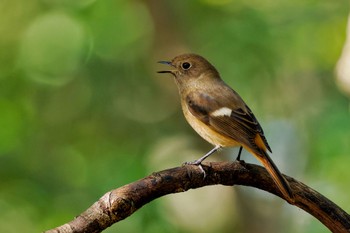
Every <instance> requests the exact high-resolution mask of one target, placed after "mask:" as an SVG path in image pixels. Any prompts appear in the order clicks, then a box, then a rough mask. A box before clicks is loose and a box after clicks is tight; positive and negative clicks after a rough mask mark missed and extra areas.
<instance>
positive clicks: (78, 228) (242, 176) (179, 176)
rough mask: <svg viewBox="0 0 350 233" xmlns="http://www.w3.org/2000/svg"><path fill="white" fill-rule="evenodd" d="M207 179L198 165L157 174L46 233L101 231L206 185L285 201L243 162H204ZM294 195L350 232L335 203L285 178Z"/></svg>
mask: <svg viewBox="0 0 350 233" xmlns="http://www.w3.org/2000/svg"><path fill="white" fill-rule="evenodd" d="M203 168H204V170H205V172H206V176H205V178H204V176H203V173H202V171H201V170H200V169H199V167H198V166H194V165H185V166H182V167H176V168H171V169H167V170H164V171H160V172H155V173H153V174H151V175H150V176H147V177H145V178H143V179H141V180H138V181H135V182H133V183H130V184H127V185H125V186H123V187H120V188H117V189H115V190H112V191H110V192H108V193H106V194H105V195H103V196H102V197H101V198H100V200H98V201H97V202H95V203H94V204H93V205H92V206H91V207H90V208H88V209H87V210H86V211H85V212H83V213H81V214H80V215H79V216H77V217H76V218H75V219H74V220H72V221H71V222H69V223H66V224H64V225H62V226H60V227H57V228H54V229H51V230H48V231H46V233H73V232H74V233H78V232H101V231H103V230H104V229H106V228H107V227H109V226H111V225H112V224H114V223H116V222H118V221H120V220H123V219H125V218H127V217H128V216H130V215H131V214H133V213H134V212H135V211H136V210H138V209H139V208H141V207H142V206H143V205H145V204H147V203H148V202H150V201H152V200H154V199H157V198H158V197H161V196H164V195H167V194H170V193H178V192H185V191H187V190H189V189H195V188H200V187H203V186H207V185H216V184H221V185H230V186H232V185H245V186H251V187H255V188H259V189H262V190H265V191H267V192H270V193H272V194H274V195H277V196H279V197H281V198H283V196H282V194H281V193H280V191H279V189H278V188H277V187H276V186H275V184H274V182H273V180H272V179H271V177H270V176H269V174H268V173H267V171H266V170H265V169H264V168H263V167H261V166H258V165H253V164H248V163H245V162H243V161H235V162H212V163H204V164H203ZM285 177H286V179H287V180H288V182H289V183H290V186H291V189H292V191H293V193H294V195H295V201H294V202H293V203H290V204H291V205H295V206H297V207H299V208H301V209H303V210H305V211H306V212H308V213H309V214H311V215H313V216H314V217H315V218H317V219H318V220H319V221H320V222H322V223H323V224H324V225H325V226H326V227H328V228H329V230H331V231H332V232H339V233H343V232H350V216H349V214H347V213H346V212H345V211H344V210H342V209H341V208H340V207H338V206H337V205H336V204H334V203H333V202H332V201H330V200H328V199H327V198H326V197H324V196H322V195H321V194H319V193H318V192H317V191H315V190H313V189H312V188H310V187H308V186H306V185H305V184H303V183H301V182H299V181H297V180H295V179H293V178H291V177H288V176H285Z"/></svg>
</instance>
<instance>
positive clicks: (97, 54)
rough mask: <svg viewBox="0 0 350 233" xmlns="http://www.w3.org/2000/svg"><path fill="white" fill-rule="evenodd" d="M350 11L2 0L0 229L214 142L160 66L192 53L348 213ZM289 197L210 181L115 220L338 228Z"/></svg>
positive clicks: (330, 5)
mask: <svg viewBox="0 0 350 233" xmlns="http://www.w3.org/2000/svg"><path fill="white" fill-rule="evenodd" d="M348 14H349V5H348V1H345V0H339V1H325V0H323V1H315V0H312V1H301V0H296V1H286V0H284V1H269V0H264V1H255V0H253V1H243V0H236V1H232V0H220V1H214V0H197V1H155V0H153V1H151V0H150V1H137V0H135V1H126V0H75V1H70V0H33V1H27V0H2V1H0V34H1V37H0V50H1V53H0V209H1V210H2V211H1V213H0V232H8V233H11V232H40V231H43V230H45V229H49V228H52V227H55V226H58V225H61V224H63V223H65V222H67V221H69V220H71V219H72V218H73V217H74V216H76V215H77V214H79V213H80V212H81V211H83V210H85V209H86V208H87V207H88V206H90V205H91V204H92V203H93V202H94V201H96V200H97V199H98V198H99V197H100V196H102V195H103V194H104V193H105V192H107V191H109V190H111V189H114V188H117V187H119V186H122V185H124V184H127V183H129V182H132V181H135V180H137V179H139V178H141V177H143V176H145V175H147V174H149V173H150V172H152V171H157V170H160V169H165V168H168V167H172V166H177V165H179V164H181V163H182V162H184V161H188V160H190V159H192V158H196V157H199V156H200V155H201V154H202V153H204V152H205V151H206V150H207V149H209V148H210V146H209V145H208V144H207V143H206V142H204V141H203V140H202V139H200V138H199V136H197V135H196V134H195V133H194V132H193V131H192V130H191V129H190V127H189V126H188V125H187V123H185V120H184V118H183V117H182V113H181V112H180V107H179V102H178V97H177V93H176V92H177V90H176V87H175V84H174V83H173V81H172V80H171V78H170V77H169V78H167V77H164V76H161V75H158V74H156V73H155V72H156V71H157V70H158V69H160V68H159V66H158V65H157V64H156V62H157V61H158V60H166V59H171V58H172V57H174V56H175V55H178V54H180V53H182V52H196V53H199V54H202V55H203V56H205V57H207V58H208V59H209V60H210V61H211V62H212V63H213V64H214V65H215V66H216V67H217V68H218V70H219V71H220V72H221V75H222V77H223V78H224V80H226V81H227V82H228V83H229V84H230V85H231V86H232V87H234V88H235V89H236V90H237V91H238V92H239V93H240V94H241V95H242V97H243V98H244V99H245V100H246V102H247V103H248V104H249V105H250V107H251V108H252V109H253V110H254V112H255V113H256V115H257V116H258V118H259V119H260V122H261V123H262V125H263V127H264V129H265V132H266V135H267V138H268V139H269V141H270V144H271V146H272V149H273V151H274V153H273V155H272V156H273V159H274V160H275V161H276V163H277V164H278V165H279V167H281V170H282V171H285V172H286V173H287V174H289V175H290V176H292V177H295V178H297V179H299V180H301V181H303V182H305V183H306V184H308V185H310V186H311V187H314V188H316V189H317V190H318V191H320V192H321V193H323V194H325V195H326V196H327V197H329V198H330V199H331V200H333V201H334V202H335V203H337V204H338V205H340V206H341V207H342V208H343V209H345V210H346V211H348V212H349V211H350V199H349V196H348V193H349V192H350V183H349V179H347V178H346V177H350V170H349V169H348V164H350V156H349V151H350V118H349V101H348V97H347V96H345V95H344V94H342V93H341V92H340V91H339V90H338V88H337V86H336V85H335V79H334V67H335V64H336V62H337V60H338V58H339V56H340V54H341V51H342V47H343V44H344V41H345V37H346V33H345V29H346V23H347V17H348ZM233 153H236V152H235V151H234V152H232V153H231V150H224V152H222V153H221V154H226V155H227V156H232V158H234V157H235V155H234V154H233ZM229 154H231V155H229ZM212 159H214V160H219V159H224V158H223V156H222V155H221V156H219V155H216V156H213V158H212ZM226 159H228V158H226ZM244 159H246V160H247V161H249V160H250V159H251V156H250V155H249V154H248V153H245V154H244ZM276 199H277V198H275V197H271V195H268V194H264V193H262V192H259V191H258V190H253V189H250V188H242V187H235V188H234V189H232V188H222V187H220V189H219V187H211V188H205V189H202V190H196V191H190V192H186V193H185V194H177V195H172V196H170V197H164V198H162V199H160V200H157V201H155V202H153V203H150V204H149V205H147V206H145V207H144V208H143V209H141V210H140V211H138V212H137V213H135V214H134V215H133V216H131V217H130V218H128V219H127V220H124V221H122V222H120V223H118V224H117V225H115V226H113V227H111V228H110V229H108V230H107V231H106V232H152V233H154V232H215V231H218V232H232V231H233V230H237V231H239V232H257V231H259V232H328V231H327V229H325V228H324V227H323V226H322V225H321V224H320V223H319V222H318V221H317V220H315V219H313V218H312V217H310V216H308V215H307V214H304V213H302V211H300V210H295V208H294V207H291V206H288V205H286V204H284V203H283V202H281V201H279V200H276ZM262 210H263V211H262ZM276 218H278V221H276ZM287 226H288V227H287ZM286 227H287V229H289V230H286ZM257 229H258V230H257ZM282 229H283V230H282Z"/></svg>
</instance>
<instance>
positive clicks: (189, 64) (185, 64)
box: [181, 62, 191, 70]
mask: <svg viewBox="0 0 350 233" xmlns="http://www.w3.org/2000/svg"><path fill="white" fill-rule="evenodd" d="M181 66H182V69H184V70H188V69H189V68H190V67H191V63H189V62H184V63H182V65H181Z"/></svg>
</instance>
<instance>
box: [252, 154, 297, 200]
mask: <svg viewBox="0 0 350 233" xmlns="http://www.w3.org/2000/svg"><path fill="white" fill-rule="evenodd" d="M253 154H254V155H255V157H256V158H257V159H258V160H259V161H260V162H261V163H262V164H263V165H264V167H265V168H266V170H267V171H268V172H269V173H270V175H271V176H272V178H273V180H274V181H275V183H276V185H277V186H278V188H279V190H280V191H281V192H282V194H283V195H284V196H285V197H286V198H288V199H289V201H292V202H293V200H294V195H293V192H292V190H291V188H290V186H289V184H288V182H287V180H286V179H285V178H284V177H283V176H282V174H281V172H280V171H279V170H278V168H277V166H276V165H275V163H274V162H273V161H272V159H271V158H270V156H269V155H268V154H267V153H266V152H265V151H263V150H261V154H258V153H256V152H254V153H253Z"/></svg>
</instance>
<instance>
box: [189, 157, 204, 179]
mask: <svg viewBox="0 0 350 233" xmlns="http://www.w3.org/2000/svg"><path fill="white" fill-rule="evenodd" d="M201 162H202V161H200V160H195V161H192V162H185V163H184V165H196V166H198V167H199V169H200V170H201V172H202V173H203V179H205V177H207V173H206V172H205V170H204V169H203V166H202V164H201Z"/></svg>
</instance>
